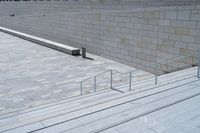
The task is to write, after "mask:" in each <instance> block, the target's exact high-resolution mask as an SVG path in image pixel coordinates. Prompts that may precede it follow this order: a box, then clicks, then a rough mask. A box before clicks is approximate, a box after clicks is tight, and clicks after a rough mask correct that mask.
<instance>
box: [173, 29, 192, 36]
mask: <svg viewBox="0 0 200 133" xmlns="http://www.w3.org/2000/svg"><path fill="white" fill-rule="evenodd" d="M175 33H176V34H178V35H189V33H190V31H189V29H188V28H180V27H177V28H176V31H175Z"/></svg>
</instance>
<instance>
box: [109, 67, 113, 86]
mask: <svg viewBox="0 0 200 133" xmlns="http://www.w3.org/2000/svg"><path fill="white" fill-rule="evenodd" d="M110 89H113V70H110Z"/></svg>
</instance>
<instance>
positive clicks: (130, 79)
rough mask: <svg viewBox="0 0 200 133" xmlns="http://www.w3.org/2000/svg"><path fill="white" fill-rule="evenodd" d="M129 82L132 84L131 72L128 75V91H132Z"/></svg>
mask: <svg viewBox="0 0 200 133" xmlns="http://www.w3.org/2000/svg"><path fill="white" fill-rule="evenodd" d="M131 82H132V72H130V73H129V91H131V90H132V89H131V87H132V86H131V84H132V83H131Z"/></svg>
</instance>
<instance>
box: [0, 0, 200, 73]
mask: <svg viewBox="0 0 200 133" xmlns="http://www.w3.org/2000/svg"><path fill="white" fill-rule="evenodd" d="M198 2H199V1H190V6H185V4H187V3H188V1H187V0H185V1H184V0H179V1H178V0H176V1H175V0H171V2H169V1H168V2H166V1H165V0H163V1H160V2H159V3H158V2H156V0H152V3H151V2H149V4H144V3H145V0H144V1H143V6H141V5H142V4H141V3H140V4H138V3H137V2H136V3H131V4H124V3H122V4H116V5H115V4H89V5H88V3H87V4H85V3H82V4H77V3H74V2H72V3H70V4H71V6H70V8H66V6H69V5H70V4H69V5H68V4H66V3H65V4H64V2H58V3H57V4H53V3H56V2H37V3H35V4H32V7H30V5H31V4H30V3H34V2H19V3H18V4H17V5H16V4H15V7H14V5H13V3H12V2H7V3H4V4H5V5H4V4H1V5H0V14H1V17H0V25H1V26H4V27H8V28H11V29H15V30H18V31H22V32H25V33H29V34H33V35H36V36H40V37H43V38H46V39H50V40H54V41H58V42H61V43H66V42H68V41H73V42H76V44H77V45H76V46H77V47H82V46H84V47H86V48H87V49H88V51H89V52H91V53H95V54H98V55H101V56H104V57H108V58H111V59H114V60H117V61H120V62H122V63H125V64H128V65H131V66H134V67H137V68H140V69H143V70H147V71H149V72H155V63H156V62H157V63H158V62H165V63H162V64H160V65H158V66H157V67H159V70H160V71H159V73H165V72H171V71H174V70H177V69H178V68H185V67H189V66H191V65H195V64H197V59H196V57H197V52H196V51H197V49H198V48H199V45H200V4H199V3H198ZM24 3H26V4H24ZM39 3H41V4H39ZM146 3H147V2H146ZM171 3H173V4H172V5H179V6H170V5H171ZM175 3H176V4H175ZM195 3H196V5H194V4H195ZM33 5H34V6H33ZM72 5H73V6H72ZM152 5H154V6H152ZM157 5H162V6H157ZM1 7H4V10H3V8H1ZM6 7H9V8H6ZM86 7H87V8H86ZM125 7H126V8H125ZM12 13H13V14H15V16H14V17H10V16H9V14H12ZM179 56H181V60H180V59H177V60H176V61H170V60H172V59H174V58H176V57H179ZM182 57H184V59H183V58H182ZM167 60H169V61H168V62H167V63H166V61H167Z"/></svg>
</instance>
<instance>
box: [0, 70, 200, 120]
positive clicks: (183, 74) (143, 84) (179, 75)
mask: <svg viewBox="0 0 200 133" xmlns="http://www.w3.org/2000/svg"><path fill="white" fill-rule="evenodd" d="M196 71H197V68H196V67H193V68H189V69H186V70H182V71H178V72H174V73H171V74H166V75H162V76H160V77H159V80H160V81H162V80H163V81H162V82H160V83H159V85H161V84H166V83H167V82H168V83H170V82H174V80H181V79H184V78H187V77H188V76H190V75H193V74H194V75H195V74H196ZM172 75H173V76H172ZM153 80H154V79H148V80H144V81H140V82H134V83H132V86H133V87H132V89H133V91H134V92H138V91H142V90H144V89H145V88H146V89H147V84H148V83H149V86H148V88H152V87H154V81H153ZM119 88H120V89H122V90H123V91H126V90H128V85H123V86H120V87H119ZM109 91H111V90H102V91H98V92H96V93H90V94H87V95H83V96H80V97H79V96H78V97H69V98H65V99H63V100H59V101H58V100H52V101H48V102H44V103H42V104H40V105H37V106H32V107H31V108H23V109H17V110H13V111H7V110H5V111H1V113H0V119H2V118H6V117H12V116H15V115H19V114H22V113H26V112H31V111H35V110H39V109H43V108H45V107H50V106H55V105H57V104H62V103H66V102H72V101H73V100H79V99H81V100H84V98H86V99H89V97H91V96H92V97H95V96H96V95H99V94H100V95H104V93H108V94H106V95H105V97H108V96H107V95H109V94H110V93H113V92H109Z"/></svg>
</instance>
